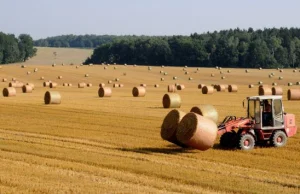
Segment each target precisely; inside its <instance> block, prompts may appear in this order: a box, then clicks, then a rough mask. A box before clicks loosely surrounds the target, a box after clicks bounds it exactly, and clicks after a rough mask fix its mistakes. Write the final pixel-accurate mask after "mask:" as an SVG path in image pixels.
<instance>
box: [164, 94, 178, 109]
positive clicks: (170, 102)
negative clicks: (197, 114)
mask: <svg viewBox="0 0 300 194" xmlns="http://www.w3.org/2000/svg"><path fill="white" fill-rule="evenodd" d="M162 104H163V107H164V108H180V106H181V98H180V96H179V94H177V93H168V94H165V95H164V96H163V99H162Z"/></svg>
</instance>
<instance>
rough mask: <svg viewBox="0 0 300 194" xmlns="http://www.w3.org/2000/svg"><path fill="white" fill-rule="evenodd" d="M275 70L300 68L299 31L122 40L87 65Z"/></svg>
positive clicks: (102, 48)
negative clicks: (109, 64)
mask: <svg viewBox="0 0 300 194" xmlns="http://www.w3.org/2000/svg"><path fill="white" fill-rule="evenodd" d="M103 62H106V63H119V64H123V63H127V64H143V65H173V66H184V65H187V66H204V67H213V66H221V67H240V68H245V67H247V68H258V67H262V68H276V67H300V29H298V28H290V29H288V28H280V29H276V28H271V29H264V30H253V29H252V28H249V29H248V30H241V29H238V28H237V29H230V30H222V31H219V32H216V31H215V32H211V33H210V32H207V33H204V34H197V33H194V34H191V35H190V36H171V37H143V36H140V37H135V36H129V37H122V38H115V39H113V40H112V41H111V42H108V43H106V44H102V45H100V46H99V47H97V48H96V49H95V50H94V53H93V55H92V56H91V57H89V58H88V59H87V60H86V61H85V63H86V64H88V63H94V64H100V63H103Z"/></svg>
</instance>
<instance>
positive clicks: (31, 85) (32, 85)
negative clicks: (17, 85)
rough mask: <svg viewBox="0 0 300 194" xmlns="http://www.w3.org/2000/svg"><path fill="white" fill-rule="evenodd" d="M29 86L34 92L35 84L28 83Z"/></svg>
mask: <svg viewBox="0 0 300 194" xmlns="http://www.w3.org/2000/svg"><path fill="white" fill-rule="evenodd" d="M26 85H27V86H30V87H31V88H32V90H34V84H33V83H26Z"/></svg>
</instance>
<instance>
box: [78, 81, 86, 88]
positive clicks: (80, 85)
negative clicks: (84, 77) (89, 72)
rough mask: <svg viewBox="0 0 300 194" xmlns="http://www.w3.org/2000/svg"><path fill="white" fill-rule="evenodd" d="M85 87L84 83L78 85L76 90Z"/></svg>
mask: <svg viewBox="0 0 300 194" xmlns="http://www.w3.org/2000/svg"><path fill="white" fill-rule="evenodd" d="M85 87H86V83H84V82H81V83H78V88H85Z"/></svg>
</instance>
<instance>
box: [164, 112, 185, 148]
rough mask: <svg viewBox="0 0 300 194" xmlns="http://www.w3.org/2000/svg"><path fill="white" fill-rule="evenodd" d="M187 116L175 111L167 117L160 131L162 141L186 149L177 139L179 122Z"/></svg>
mask: <svg viewBox="0 0 300 194" xmlns="http://www.w3.org/2000/svg"><path fill="white" fill-rule="evenodd" d="M185 114H186V113H185V112H182V111H179V110H176V109H173V110H171V111H170V112H169V113H168V114H167V115H166V117H165V118H164V120H163V123H162V125H161V130H160V136H161V138H162V139H164V140H166V141H169V142H171V143H174V144H176V145H179V146H181V147H186V146H185V145H184V144H182V143H181V142H180V141H178V140H177V137H176V133H177V128H178V125H179V122H180V121H181V119H182V118H183V117H184V115H185Z"/></svg>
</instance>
